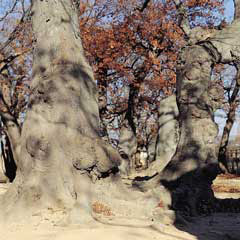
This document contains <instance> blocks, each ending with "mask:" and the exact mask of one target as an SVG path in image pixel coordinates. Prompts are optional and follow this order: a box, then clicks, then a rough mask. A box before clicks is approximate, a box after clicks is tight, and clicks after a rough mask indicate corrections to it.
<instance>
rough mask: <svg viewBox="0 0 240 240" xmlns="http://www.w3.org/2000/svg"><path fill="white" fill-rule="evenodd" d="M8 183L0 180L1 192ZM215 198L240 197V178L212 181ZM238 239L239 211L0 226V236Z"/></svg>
mask: <svg viewBox="0 0 240 240" xmlns="http://www.w3.org/2000/svg"><path fill="white" fill-rule="evenodd" d="M6 189H7V185H6V184H5V185H4V184H0V194H3V193H4V192H5V191H6ZM214 190H215V191H216V192H215V195H216V197H217V198H226V197H227V198H229V197H233V198H239V196H240V178H234V177H225V176H220V177H218V178H217V179H216V180H215V182H214ZM33 239H34V240H80V239H81V240H92V239H94V240H125V239H126V240H135V239H136V240H137V239H138V240H145V239H147V240H154V239H158V240H193V239H198V240H240V214H239V213H238V214H237V213H214V214H212V215H210V216H201V217H197V218H191V219H189V222H188V223H187V224H183V225H178V226H173V225H163V224H159V225H155V226H152V227H147V228H133V227H123V226H111V225H104V224H101V223H98V222H93V223H91V224H88V225H68V226H57V225H54V224H52V223H51V222H48V221H44V222H42V223H41V224H39V223H38V224H35V225H34V224H33V223H29V224H28V225H26V224H25V225H21V224H18V225H17V224H14V225H9V226H7V227H6V226H0V240H33Z"/></svg>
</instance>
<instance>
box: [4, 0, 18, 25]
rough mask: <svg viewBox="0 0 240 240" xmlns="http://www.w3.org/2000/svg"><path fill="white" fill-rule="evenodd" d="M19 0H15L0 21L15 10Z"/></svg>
mask: <svg viewBox="0 0 240 240" xmlns="http://www.w3.org/2000/svg"><path fill="white" fill-rule="evenodd" d="M18 1H19V0H15V2H14V3H13V5H12V7H11V8H10V9H9V10H8V11H6V13H5V14H4V15H3V16H2V17H1V18H0V21H3V20H4V19H5V18H6V17H7V16H8V15H9V14H11V13H12V12H13V11H14V9H15V7H16V6H17V3H18Z"/></svg>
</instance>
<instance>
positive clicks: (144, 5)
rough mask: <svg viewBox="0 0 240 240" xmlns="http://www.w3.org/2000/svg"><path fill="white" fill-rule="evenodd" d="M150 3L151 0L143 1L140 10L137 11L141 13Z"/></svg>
mask: <svg viewBox="0 0 240 240" xmlns="http://www.w3.org/2000/svg"><path fill="white" fill-rule="evenodd" d="M150 1H151V0H145V1H144V3H143V5H142V7H141V8H138V10H139V11H140V12H143V11H144V9H145V8H147V6H148V4H149V2H150Z"/></svg>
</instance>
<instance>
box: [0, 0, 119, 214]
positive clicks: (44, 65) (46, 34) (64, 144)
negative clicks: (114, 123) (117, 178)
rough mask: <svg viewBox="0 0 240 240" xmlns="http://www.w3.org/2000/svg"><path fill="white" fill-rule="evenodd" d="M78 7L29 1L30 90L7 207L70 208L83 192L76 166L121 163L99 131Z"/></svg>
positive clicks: (95, 170)
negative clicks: (32, 37)
mask: <svg viewBox="0 0 240 240" xmlns="http://www.w3.org/2000/svg"><path fill="white" fill-rule="evenodd" d="M76 13H77V11H76V9H75V8H74V5H73V4H72V2H71V1H69V0H61V1H55V0H53V1H41V0H35V1H33V9H32V14H33V16H32V19H33V31H34V35H35V39H36V42H35V47H34V65H33V80H32V84H31V90H32V94H31V96H30V101H29V110H28V112H27V116H26V120H25V122H24V125H23V129H22V132H21V141H20V142H21V146H20V153H19V158H18V170H17V176H16V180H15V181H14V184H13V185H12V186H11V188H10V189H9V191H8V192H7V194H6V195H5V196H4V199H3V202H4V203H3V205H2V206H4V207H3V208H4V211H5V212H8V211H11V212H12V211H13V210H12V207H13V208H16V209H20V208H21V207H22V209H24V208H27V209H31V206H32V205H34V206H37V207H38V208H40V207H49V206H52V207H63V208H64V207H67V208H71V207H72V206H73V205H74V204H75V203H76V201H78V200H79V199H81V198H83V197H84V196H81V194H80V192H81V191H83V189H79V181H83V182H84V181H85V180H86V179H85V178H84V177H83V175H82V174H80V172H81V173H88V174H90V175H91V176H92V177H93V178H98V177H99V176H101V174H103V173H106V172H108V171H111V169H113V168H114V167H116V166H117V165H118V164H119V161H120V157H119V155H118V154H117V153H116V152H115V151H114V150H113V149H112V148H111V147H110V146H106V145H105V144H104V143H103V142H102V141H101V140H100V138H99V136H98V125H99V113H98V104H97V88H96V82H95V80H94V77H93V73H92V70H91V68H90V66H89V65H88V63H87V62H86V60H85V58H84V54H83V48H82V44H81V39H80V32H79V25H78V16H77V14H76ZM84 179H85V180H84ZM83 182H81V184H82V185H83ZM88 182H89V181H88V180H86V184H88ZM84 189H88V187H86V186H84ZM88 190H89V189H88ZM8 198H11V199H13V202H12V203H9V201H7V199H8ZM86 201H88V200H87V199H85V203H83V204H85V205H87V204H88V203H87V202H86ZM26 206H27V207H26ZM19 207H20V208H19ZM25 211H26V209H25Z"/></svg>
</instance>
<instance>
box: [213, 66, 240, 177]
mask: <svg viewBox="0 0 240 240" xmlns="http://www.w3.org/2000/svg"><path fill="white" fill-rule="evenodd" d="M239 83H240V73H239V70H238V72H237V77H236V84H235V87H234V90H233V93H232V95H231V98H230V99H229V112H228V114H227V121H226V124H225V126H224V129H223V135H222V139H221V142H220V147H219V153H218V161H219V163H220V167H221V169H222V170H223V171H227V172H231V169H230V164H228V162H227V146H228V142H229V136H230V132H231V130H232V127H233V124H234V121H235V116H236V108H237V103H236V100H237V96H238V93H239V87H240V84H239Z"/></svg>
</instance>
